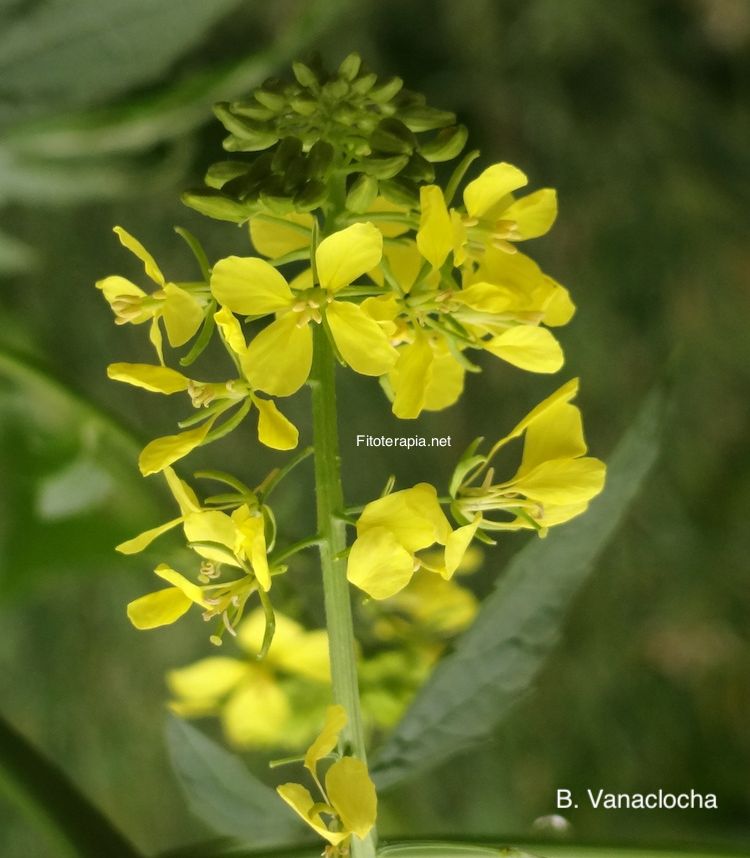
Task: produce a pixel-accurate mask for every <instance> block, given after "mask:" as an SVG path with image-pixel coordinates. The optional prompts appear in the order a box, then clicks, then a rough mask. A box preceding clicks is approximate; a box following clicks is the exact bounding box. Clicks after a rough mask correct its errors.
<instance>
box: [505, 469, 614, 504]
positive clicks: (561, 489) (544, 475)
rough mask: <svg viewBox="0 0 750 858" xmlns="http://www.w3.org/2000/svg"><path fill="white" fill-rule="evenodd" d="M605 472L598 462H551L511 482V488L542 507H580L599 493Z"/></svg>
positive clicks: (602, 486) (602, 485)
mask: <svg viewBox="0 0 750 858" xmlns="http://www.w3.org/2000/svg"><path fill="white" fill-rule="evenodd" d="M605 473H606V468H605V465H604V463H603V462H601V461H599V459H593V458H583V459H554V460H553V461H551V462H543V463H542V464H541V465H539V466H538V467H536V468H534V469H533V470H532V471H529V472H528V473H525V474H524V475H523V476H522V477H520V478H519V479H514V480H513V482H512V486H513V489H514V490H515V491H519V492H521V493H522V494H524V495H526V497H528V498H531V499H532V500H538V501H539V502H540V503H542V504H545V503H549V504H554V505H561V506H562V505H568V504H579V503H582V502H584V501H589V500H591V498H593V497H595V496H596V495H598V494H599V492H600V491H601V490H602V489H603V488H604V476H605Z"/></svg>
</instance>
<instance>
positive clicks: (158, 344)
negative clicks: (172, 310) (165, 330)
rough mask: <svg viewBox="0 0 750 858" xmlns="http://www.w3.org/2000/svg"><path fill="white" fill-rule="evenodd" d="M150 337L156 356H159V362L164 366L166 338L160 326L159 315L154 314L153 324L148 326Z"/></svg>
mask: <svg viewBox="0 0 750 858" xmlns="http://www.w3.org/2000/svg"><path fill="white" fill-rule="evenodd" d="M148 339H149V342H150V343H151V345H152V346H153V347H154V351H155V352H156V356H157V357H158V358H159V363H160V364H161V365H162V366H164V340H163V338H162V335H161V328H160V327H159V317H158V316H154V318H153V319H152V320H151V324H150V325H149V328H148Z"/></svg>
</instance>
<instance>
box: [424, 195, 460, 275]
mask: <svg viewBox="0 0 750 858" xmlns="http://www.w3.org/2000/svg"><path fill="white" fill-rule="evenodd" d="M419 198H420V208H421V210H422V213H421V217H420V220H419V230H418V231H417V247H418V248H419V252H420V253H421V254H422V256H424V258H425V259H426V260H427V261H428V262H429V263H430V264H431V265H432V267H433V268H440V266H441V265H442V264H443V263H444V262H445V260H446V259H447V258H448V254H449V253H450V252H451V250H453V226H452V224H451V217H450V215H449V214H448V207H447V206H446V204H445V197H444V196H443V192H442V190H441V189H440V188H439V187H438V186H437V185H426V186H423V187H422V188H420V191H419Z"/></svg>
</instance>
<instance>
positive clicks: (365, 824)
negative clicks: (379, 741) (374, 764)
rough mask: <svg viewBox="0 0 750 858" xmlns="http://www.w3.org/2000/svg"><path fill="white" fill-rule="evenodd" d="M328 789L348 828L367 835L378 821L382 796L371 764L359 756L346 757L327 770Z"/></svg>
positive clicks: (358, 835)
mask: <svg viewBox="0 0 750 858" xmlns="http://www.w3.org/2000/svg"><path fill="white" fill-rule="evenodd" d="M326 792H327V793H328V798H329V800H330V802H331V805H332V807H333V809H334V810H335V811H336V813H337V814H338V815H339V819H340V820H341V822H342V823H343V825H344V830H346V831H351V832H353V833H354V834H356V835H357V837H360V838H362V837H366V836H367V834H368V832H369V831H370V829H371V828H372V827H373V825H375V817H376V815H377V808H378V800H377V796H376V794H375V784H374V783H373V782H372V780H371V779H370V775H369V774H368V771H367V766H366V765H365V764H364V763H363V762H362V760H358V759H357V758H356V757H343V758H342V759H340V760H336V762H335V763H334V764H333V765H332V766H331V767H330V768H329V769H328V771H327V772H326Z"/></svg>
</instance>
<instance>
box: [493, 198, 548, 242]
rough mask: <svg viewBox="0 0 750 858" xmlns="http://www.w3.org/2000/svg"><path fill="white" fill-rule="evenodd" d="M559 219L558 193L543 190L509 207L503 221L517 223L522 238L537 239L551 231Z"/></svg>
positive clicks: (518, 200) (504, 213)
mask: <svg viewBox="0 0 750 858" xmlns="http://www.w3.org/2000/svg"><path fill="white" fill-rule="evenodd" d="M556 217H557V192H556V191H555V190H554V189H553V188H542V190H541V191H535V192H534V193H533V194H527V195H526V196H524V197H521V198H520V199H517V200H516V201H515V202H514V203H512V204H511V205H510V206H508V208H507V209H505V211H504V212H503V220H512V221H515V223H516V226H517V227H518V232H519V234H520V236H521V238H524V239H525V238H537V237H538V236H540V235H545V233H547V232H549V231H550V228H551V227H552V224H553V223H554V222H555V218H556Z"/></svg>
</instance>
